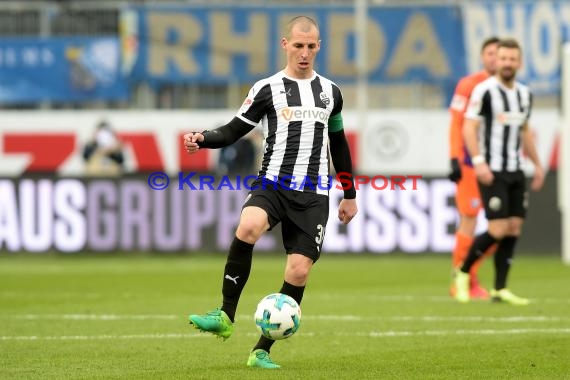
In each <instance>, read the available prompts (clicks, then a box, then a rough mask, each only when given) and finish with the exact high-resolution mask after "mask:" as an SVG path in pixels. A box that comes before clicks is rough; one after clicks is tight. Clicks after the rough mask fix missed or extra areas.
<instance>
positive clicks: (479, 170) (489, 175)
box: [475, 163, 495, 186]
mask: <svg viewBox="0 0 570 380" xmlns="http://www.w3.org/2000/svg"><path fill="white" fill-rule="evenodd" d="M475 174H476V175H477V180H479V182H480V183H481V184H483V185H485V186H489V185H491V184H492V183H493V180H494V179H495V176H494V175H493V172H492V171H491V169H490V168H489V165H487V163H482V164H479V165H475Z"/></svg>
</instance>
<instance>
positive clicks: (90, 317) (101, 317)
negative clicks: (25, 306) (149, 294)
mask: <svg viewBox="0 0 570 380" xmlns="http://www.w3.org/2000/svg"><path fill="white" fill-rule="evenodd" d="M0 319H11V320H75V321H122V320H140V321H146V320H173V321H176V320H186V315H183V314H181V315H176V314H4V315H2V314H0ZM237 319H238V320H244V321H246V320H252V319H253V316H250V315H245V314H241V315H238V316H237ZM303 319H304V320H307V321H342V322H351V321H352V322H361V321H396V322H406V321H410V322H504V323H513V322H521V323H522V322H564V321H568V320H570V317H558V316H554V317H547V316H507V317H488V316H440V315H426V316H410V315H401V316H362V315H350V314H347V315H326V314H323V315H304V316H303Z"/></svg>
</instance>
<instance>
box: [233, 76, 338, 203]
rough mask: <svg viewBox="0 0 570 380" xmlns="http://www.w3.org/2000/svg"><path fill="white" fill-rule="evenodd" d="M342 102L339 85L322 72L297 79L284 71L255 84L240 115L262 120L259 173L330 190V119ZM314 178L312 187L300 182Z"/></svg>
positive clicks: (249, 120) (294, 184) (254, 121)
mask: <svg viewBox="0 0 570 380" xmlns="http://www.w3.org/2000/svg"><path fill="white" fill-rule="evenodd" d="M342 104H343V100H342V94H341V92H340V89H339V87H338V86H337V85H336V84H335V83H333V82H332V81H330V80H329V79H327V78H325V77H323V76H320V75H318V74H317V73H314V74H313V76H312V77H311V78H309V79H294V78H291V77H288V76H287V75H285V72H284V71H280V72H278V73H277V74H275V75H273V76H271V77H269V78H265V79H262V80H260V81H258V82H257V83H255V84H254V85H253V87H252V88H251V90H250V91H249V94H248V95H247V98H246V99H245V101H244V103H243V105H242V106H241V108H240V110H239V111H238V113H237V115H236V116H237V117H239V118H240V119H241V120H243V121H244V122H246V123H249V124H251V125H257V124H258V123H259V122H260V121H261V122H262V126H263V134H264V137H265V140H264V147H263V148H264V154H263V162H262V165H261V170H260V172H259V177H260V178H266V179H268V180H270V181H274V182H279V184H280V185H285V186H286V187H288V188H292V189H295V190H299V191H305V192H316V193H318V194H325V195H326V194H328V190H327V188H328V187H329V186H330V184H329V177H328V175H329V157H328V132H329V125H328V121H329V118H330V117H331V116H334V115H337V114H338V113H339V112H341V110H342ZM303 181H305V182H303ZM309 181H310V184H311V185H312V186H308V187H307V186H305V187H303V186H300V184H302V183H306V184H307V185H309ZM317 184H318V186H317ZM299 187H300V188H299Z"/></svg>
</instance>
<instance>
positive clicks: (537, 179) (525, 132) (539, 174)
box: [521, 122, 544, 191]
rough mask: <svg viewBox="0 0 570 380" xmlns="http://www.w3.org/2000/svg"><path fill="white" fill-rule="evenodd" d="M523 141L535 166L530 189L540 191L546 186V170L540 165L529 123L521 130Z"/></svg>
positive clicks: (525, 149)
mask: <svg viewBox="0 0 570 380" xmlns="http://www.w3.org/2000/svg"><path fill="white" fill-rule="evenodd" d="M521 140H522V146H523V150H524V152H525V153H526V155H527V156H528V158H529V159H530V160H531V161H532V163H533V164H534V177H533V179H532V183H531V185H530V188H531V189H532V190H533V191H538V190H540V189H541V188H542V185H543V184H544V169H542V165H541V164H540V159H539V158H538V153H537V152H536V145H535V144H534V138H533V136H532V132H531V130H530V128H529V126H528V122H526V123H525V124H524V125H523V126H522V128H521Z"/></svg>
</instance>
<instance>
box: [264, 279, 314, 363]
mask: <svg viewBox="0 0 570 380" xmlns="http://www.w3.org/2000/svg"><path fill="white" fill-rule="evenodd" d="M304 291H305V287H304V286H295V285H291V284H290V283H288V282H287V281H283V286H282V287H281V290H280V291H279V293H283V294H286V295H288V296H289V297H291V298H293V299H294V300H295V301H297V303H298V304H299V305H300V304H301V300H302V299H303V293H304ZM273 343H275V341H274V340H271V339H268V338H266V337H264V336H263V335H262V336H261V337H260V338H259V341H258V342H257V344H256V345H255V347H254V348H253V349H254V350H257V349H259V348H261V349H262V350H265V351H267V352H269V350H270V349H271V346H272V345H273Z"/></svg>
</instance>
